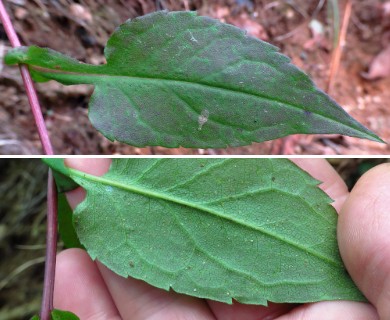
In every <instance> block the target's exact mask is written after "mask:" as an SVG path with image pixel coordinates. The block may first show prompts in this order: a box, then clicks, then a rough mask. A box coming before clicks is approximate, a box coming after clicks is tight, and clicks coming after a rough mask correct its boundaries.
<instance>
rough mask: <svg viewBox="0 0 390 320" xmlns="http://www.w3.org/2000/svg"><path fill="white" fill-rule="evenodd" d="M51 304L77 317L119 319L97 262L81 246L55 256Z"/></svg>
mask: <svg viewBox="0 0 390 320" xmlns="http://www.w3.org/2000/svg"><path fill="white" fill-rule="evenodd" d="M54 307H55V308H56V309H60V310H67V311H71V312H73V313H75V314H76V315H77V316H78V317H79V318H80V319H83V320H84V319H91V320H106V319H110V320H119V319H121V318H120V316H119V314H118V311H117V309H116V307H115V304H114V302H113V300H112V298H111V296H110V293H109V291H108V290H107V287H106V285H105V283H104V281H103V278H102V276H101V274H100V272H99V269H98V268H97V266H96V264H95V263H94V262H93V261H92V260H91V258H90V257H89V256H88V254H87V253H86V252H85V251H83V250H80V249H68V250H65V251H62V252H61V253H59V254H58V256H57V263H56V279H55V286H54Z"/></svg>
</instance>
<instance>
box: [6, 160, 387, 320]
mask: <svg viewBox="0 0 390 320" xmlns="http://www.w3.org/2000/svg"><path fill="white" fill-rule="evenodd" d="M329 161H330V163H331V164H332V165H333V166H334V167H335V168H336V170H337V171H338V172H339V173H340V175H341V176H342V177H343V179H344V181H346V183H347V184H348V186H349V188H350V189H351V188H352V186H353V185H354V184H355V182H356V181H357V179H358V178H359V177H360V176H361V175H362V174H363V173H364V172H366V171H367V170H369V169H370V168H372V167H373V166H375V165H377V164H379V163H382V162H386V161H389V160H384V159H339V158H338V159H329ZM46 173H47V167H46V166H45V165H44V164H43V163H42V162H41V161H40V160H39V159H0V177H1V183H0V194H1V195H2V196H1V201H0V257H1V259H0V306H1V307H0V320H21V319H30V317H31V316H32V315H33V314H36V313H38V310H39V308H40V301H41V293H42V283H43V258H44V255H45V251H44V249H45V228H46V227H45V214H46V179H47V176H46ZM61 248H62V245H61V244H59V250H60V249H61Z"/></svg>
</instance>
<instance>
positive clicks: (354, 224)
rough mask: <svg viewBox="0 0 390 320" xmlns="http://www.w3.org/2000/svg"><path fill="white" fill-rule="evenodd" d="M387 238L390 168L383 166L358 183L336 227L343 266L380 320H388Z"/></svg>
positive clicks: (389, 242) (389, 268) (389, 259)
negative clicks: (374, 308)
mask: <svg viewBox="0 0 390 320" xmlns="http://www.w3.org/2000/svg"><path fill="white" fill-rule="evenodd" d="M389 235H390V164H383V165H380V166H377V167H375V168H374V169H372V170H370V171H369V172H368V173H366V174H365V175H364V176H363V177H362V178H361V179H360V180H359V181H358V182H357V184H356V186H355V187H354V189H353V190H352V192H351V195H350V196H349V197H348V199H347V201H346V203H345V205H344V207H343V208H342V210H341V214H340V218H339V225H338V240H339V246H340V253H341V256H342V258H343V260H344V263H345V265H346V267H347V269H348V271H349V273H350V274H351V276H352V278H353V279H354V281H355V282H356V284H357V285H358V287H359V288H360V289H361V290H362V292H363V293H364V294H365V295H366V297H367V298H368V300H370V301H371V303H372V304H373V305H374V306H376V308H377V310H378V313H379V315H380V318H381V319H390V237H389Z"/></svg>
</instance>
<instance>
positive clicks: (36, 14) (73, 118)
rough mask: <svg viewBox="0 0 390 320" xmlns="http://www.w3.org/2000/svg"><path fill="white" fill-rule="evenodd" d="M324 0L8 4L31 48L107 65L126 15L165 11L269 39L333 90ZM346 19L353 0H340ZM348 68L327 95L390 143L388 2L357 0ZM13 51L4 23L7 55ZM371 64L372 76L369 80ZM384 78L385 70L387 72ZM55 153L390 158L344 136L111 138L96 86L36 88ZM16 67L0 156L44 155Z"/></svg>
mask: <svg viewBox="0 0 390 320" xmlns="http://www.w3.org/2000/svg"><path fill="white" fill-rule="evenodd" d="M330 2H331V1H324V0H293V1H286V0H279V1H271V0H255V1H252V0H215V1H206V0H180V1H178V0H121V1H116V0H78V1H76V0H58V1H45V0H34V1H27V0H8V1H5V5H6V7H7V9H8V11H9V13H10V15H11V19H12V21H13V22H14V25H15V28H16V30H17V32H18V35H19V36H20V38H21V41H22V43H23V44H24V45H33V44H35V45H39V46H43V47H50V48H52V49H55V50H57V51H61V52H62V53H65V54H68V55H70V56H72V57H74V58H77V59H79V60H81V61H85V62H88V63H94V64H100V63H104V56H103V48H104V46H105V44H106V41H107V39H108V37H109V35H110V34H111V33H112V32H113V31H114V29H115V28H116V27H117V26H118V25H120V24H121V23H122V22H124V21H125V20H127V19H128V18H134V17H136V16H139V15H143V14H146V13H150V12H153V11H155V10H159V9H167V10H185V9H190V10H197V11H198V12H199V14H201V15H207V16H211V17H213V18H217V19H220V20H221V21H224V22H227V23H231V24H234V25H236V26H238V27H240V28H243V29H246V30H247V31H248V33H249V34H251V35H252V36H254V37H258V38H260V39H263V40H266V41H268V42H271V43H272V44H274V45H276V46H278V47H279V48H280V49H281V51H282V52H283V53H284V54H286V55H288V56H289V57H290V58H291V59H292V61H293V63H294V64H295V65H297V66H298V67H300V68H302V69H303V70H304V71H305V72H306V73H308V74H309V75H310V76H311V77H312V79H313V80H314V81H315V83H316V84H317V86H319V87H320V88H322V89H325V88H326V85H327V81H328V77H329V67H330V61H331V56H332V52H333V32H332V30H333V28H334V25H335V22H334V19H333V18H332V14H331V13H332V10H331V9H330V6H329V3H330ZM336 2H338V4H339V8H340V16H341V18H342V17H343V11H344V7H345V4H346V0H339V1H336ZM345 40H346V41H345V44H344V45H343V55H342V60H341V64H340V67H339V70H338V73H337V76H336V78H335V82H334V86H333V90H332V91H331V92H330V95H331V96H332V97H333V98H334V99H335V100H336V101H338V102H339V104H340V105H341V106H342V107H343V108H344V109H345V110H346V111H347V112H348V113H349V114H350V115H351V116H353V117H354V118H356V119H357V120H358V121H360V122H361V123H363V124H364V125H365V126H367V127H368V128H370V129H371V130H372V131H374V132H375V133H377V134H378V135H379V136H380V137H381V138H382V139H383V140H385V141H388V142H389V141H390V110H389V106H390V90H388V88H389V87H390V76H389V75H390V1H385V0H361V1H353V7H352V14H351V18H350V20H349V27H348V30H347V35H346V39H345ZM9 48H10V44H9V42H8V41H7V39H6V35H5V33H4V30H3V29H2V25H0V61H2V56H3V55H4V54H5V52H6V51H7V50H8V49H9ZM370 67H371V75H372V78H377V79H375V80H373V79H371V80H368V79H366V78H364V77H363V76H362V74H364V73H367V72H368V70H369V69H370ZM386 75H387V76H386ZM36 87H37V90H38V94H39V97H40V101H41V105H42V108H43V113H44V116H45V119H46V124H47V127H48V130H49V134H50V137H51V140H52V143H53V146H54V149H55V153H56V154H142V155H149V154H171V155H179V154H194V155H198V154H211V155H214V154H222V155H224V154H310V155H313V154H314V155H336V154H343V155H351V154H353V155H364V154H373V155H378V154H390V145H389V144H380V143H375V142H371V141H368V140H361V139H357V138H350V137H344V136H339V135H296V136H291V137H288V138H283V139H278V140H274V141H269V142H264V143H253V144H252V145H250V146H246V147H238V148H227V149H185V148H177V149H166V148H161V147H149V148H136V147H131V146H127V145H125V144H122V143H118V142H114V143H112V142H110V141H109V140H107V139H106V138H105V137H103V136H102V135H101V134H100V133H99V132H97V131H96V130H95V129H94V128H93V127H92V125H91V123H90V122H89V120H88V117H87V103H88V99H89V96H90V94H91V93H92V87H89V86H83V85H80V86H69V87H67V86H62V85H60V84H57V83H55V82H52V81H51V82H48V83H41V84H37V86H36ZM41 153H42V149H41V146H40V142H39V139H38V135H37V131H36V128H35V125H34V121H33V118H32V115H31V112H30V108H29V106H28V102H27V97H26V95H25V91H24V88H23V84H22V80H21V77H20V74H19V70H18V68H14V67H7V66H4V65H1V62H0V154H41Z"/></svg>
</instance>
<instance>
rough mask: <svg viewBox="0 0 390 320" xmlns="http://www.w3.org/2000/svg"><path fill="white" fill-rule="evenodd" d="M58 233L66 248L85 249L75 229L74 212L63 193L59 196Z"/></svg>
mask: <svg viewBox="0 0 390 320" xmlns="http://www.w3.org/2000/svg"><path fill="white" fill-rule="evenodd" d="M58 232H59V234H60V236H61V239H62V241H63V243H64V246H65V248H80V249H84V247H83V245H82V244H81V243H80V241H79V238H78V236H77V233H76V230H75V228H74V224H73V210H72V208H71V207H70V205H69V203H68V200H67V199H66V197H65V194H63V193H60V194H59V195H58Z"/></svg>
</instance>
